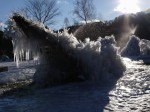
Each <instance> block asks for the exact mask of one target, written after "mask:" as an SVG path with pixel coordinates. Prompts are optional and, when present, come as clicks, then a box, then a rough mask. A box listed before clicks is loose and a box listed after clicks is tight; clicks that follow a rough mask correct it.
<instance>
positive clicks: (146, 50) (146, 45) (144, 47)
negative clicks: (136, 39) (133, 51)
mask: <svg viewBox="0 0 150 112" xmlns="http://www.w3.org/2000/svg"><path fill="white" fill-rule="evenodd" d="M139 45H140V51H141V55H149V56H150V41H149V40H146V39H142V40H141V41H140V43H139Z"/></svg>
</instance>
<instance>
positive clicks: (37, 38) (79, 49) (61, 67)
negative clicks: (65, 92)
mask: <svg viewBox="0 0 150 112" xmlns="http://www.w3.org/2000/svg"><path fill="white" fill-rule="evenodd" d="M12 18H13V20H14V21H15V22H16V26H17V28H18V29H19V30H17V32H16V33H17V34H19V36H17V38H16V40H15V42H14V54H15V59H16V61H17V62H18V61H22V59H23V58H24V57H25V58H26V60H29V59H30V53H31V54H32V56H33V57H38V58H39V63H40V65H39V67H38V68H37V71H36V73H35V75H34V81H35V83H37V84H39V85H42V84H43V85H51V84H60V83H63V82H64V81H68V80H70V81H71V80H73V78H77V77H79V76H81V77H83V79H84V80H94V81H100V80H101V81H102V80H107V79H118V78H119V77H121V76H122V74H123V72H124V71H125V65H124V64H123V62H122V60H121V57H120V55H119V54H118V48H117V47H116V45H115V44H116V42H115V39H114V37H113V36H110V37H105V38H99V39H98V40H97V41H90V39H88V38H87V39H85V41H84V42H81V41H79V40H77V38H76V37H74V36H73V35H72V34H68V32H67V30H64V32H62V33H57V34H56V33H54V32H53V31H51V30H48V29H45V28H44V27H41V26H39V25H37V24H34V23H33V22H30V21H28V20H25V19H24V18H23V17H22V16H20V15H14V16H13V17H12ZM25 53H26V56H25V55H24V54H25ZM32 56H31V58H32Z"/></svg>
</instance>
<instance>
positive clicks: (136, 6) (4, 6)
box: [0, 0, 150, 29]
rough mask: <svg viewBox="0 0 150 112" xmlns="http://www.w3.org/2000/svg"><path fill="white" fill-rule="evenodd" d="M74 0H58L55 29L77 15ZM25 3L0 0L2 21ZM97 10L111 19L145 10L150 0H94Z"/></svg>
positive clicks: (104, 18) (21, 0)
mask: <svg viewBox="0 0 150 112" xmlns="http://www.w3.org/2000/svg"><path fill="white" fill-rule="evenodd" d="M73 1H74V0H57V5H58V7H59V8H60V11H61V15H60V16H58V17H57V18H56V20H57V23H56V25H53V26H52V28H53V29H59V28H61V27H63V21H64V18H65V17H67V18H69V21H70V24H72V22H73V18H75V16H74V15H73V14H72V10H73ZM24 5H25V0H0V10H1V11H0V21H2V22H5V21H6V20H7V18H8V17H9V15H10V13H11V12H12V11H15V10H18V9H20V8H22V7H24ZM94 5H95V7H96V12H97V14H98V15H100V17H102V18H103V20H111V19H114V18H115V17H116V16H118V15H121V14H123V13H127V12H129V11H131V12H132V11H138V10H139V11H143V10H146V9H149V8H150V0H94ZM98 19H99V18H98Z"/></svg>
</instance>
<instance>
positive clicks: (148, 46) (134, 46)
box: [121, 35, 150, 57]
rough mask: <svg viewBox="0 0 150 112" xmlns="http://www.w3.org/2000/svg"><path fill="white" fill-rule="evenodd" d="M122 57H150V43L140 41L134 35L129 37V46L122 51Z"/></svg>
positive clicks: (143, 40) (144, 40)
mask: <svg viewBox="0 0 150 112" xmlns="http://www.w3.org/2000/svg"><path fill="white" fill-rule="evenodd" d="M121 55H122V56H124V57H131V56H149V55H150V41H149V40H146V39H141V40H140V39H139V38H138V37H136V36H135V35H132V36H130V37H129V41H128V43H127V45H126V46H125V47H124V48H123V49H122V51H121Z"/></svg>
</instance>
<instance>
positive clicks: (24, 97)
mask: <svg viewBox="0 0 150 112" xmlns="http://www.w3.org/2000/svg"><path fill="white" fill-rule="evenodd" d="M124 62H125V64H126V65H127V71H126V73H125V75H124V76H123V77H122V78H120V79H119V80H118V81H117V84H116V85H114V84H110V82H111V80H110V82H108V83H97V84H95V83H92V82H82V83H81V82H80V83H72V84H66V85H61V86H55V87H51V88H47V89H33V90H27V91H20V92H16V93H15V94H14V93H13V94H12V95H7V96H5V97H2V98H0V112H103V111H104V112H110V111H113V112H149V110H150V66H149V65H143V64H142V62H141V61H131V60H130V59H128V58H124ZM0 66H9V71H8V72H3V73H0V82H1V83H2V84H4V83H13V82H14V81H15V82H16V81H20V80H21V81H23V80H26V79H32V76H33V74H34V72H35V68H34V63H32V62H30V64H28V63H27V62H24V63H23V64H22V65H21V67H20V68H19V69H17V68H16V66H15V63H13V62H9V63H1V64H0ZM115 86H116V87H115ZM112 87H114V88H113V89H112ZM0 90H1V89H0Z"/></svg>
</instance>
